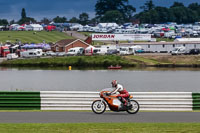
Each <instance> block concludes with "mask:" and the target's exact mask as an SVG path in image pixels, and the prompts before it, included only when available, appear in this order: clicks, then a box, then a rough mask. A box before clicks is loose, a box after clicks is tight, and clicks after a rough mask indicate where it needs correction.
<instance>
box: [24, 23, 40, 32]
mask: <svg viewBox="0 0 200 133" xmlns="http://www.w3.org/2000/svg"><path fill="white" fill-rule="evenodd" d="M26 30H33V31H41V30H43V27H42V26H41V25H39V24H30V25H26Z"/></svg>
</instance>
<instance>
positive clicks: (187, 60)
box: [0, 54, 200, 69]
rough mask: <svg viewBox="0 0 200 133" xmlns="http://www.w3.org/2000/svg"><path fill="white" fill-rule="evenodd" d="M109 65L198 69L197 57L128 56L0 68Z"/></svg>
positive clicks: (22, 61) (39, 61)
mask: <svg viewBox="0 0 200 133" xmlns="http://www.w3.org/2000/svg"><path fill="white" fill-rule="evenodd" d="M110 65H113V66H115V65H121V66H122V67H129V68H130V67H157V68H158V67H160V68H162V67H166V68H177V67H188V68H189V67H191V68H195V67H198V68H199V67H200V56H199V55H180V56H171V55H143V54H141V55H130V56H116V55H104V56H69V57H52V58H39V59H36V58H35V59H18V60H8V61H3V62H2V63H1V64H0V66H6V67H8V66H9V67H44V68H48V67H53V68H56V67H67V66H72V67H73V68H74V67H76V68H77V69H84V68H91V69H92V68H97V69H98V68H107V67H108V66H110Z"/></svg>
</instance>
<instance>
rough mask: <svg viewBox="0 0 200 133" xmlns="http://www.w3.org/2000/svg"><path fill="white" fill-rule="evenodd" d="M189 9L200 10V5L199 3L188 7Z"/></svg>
mask: <svg viewBox="0 0 200 133" xmlns="http://www.w3.org/2000/svg"><path fill="white" fill-rule="evenodd" d="M188 8H190V9H192V10H195V11H197V10H198V9H199V8H200V5H199V4H198V3H192V4H190V5H189V6H188Z"/></svg>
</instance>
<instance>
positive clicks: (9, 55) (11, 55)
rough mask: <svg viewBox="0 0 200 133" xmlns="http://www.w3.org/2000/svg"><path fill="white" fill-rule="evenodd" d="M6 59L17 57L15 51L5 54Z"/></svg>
mask: <svg viewBox="0 0 200 133" xmlns="http://www.w3.org/2000/svg"><path fill="white" fill-rule="evenodd" d="M6 57H7V60H12V59H17V58H18V55H17V54H15V53H11V54H7V56H6Z"/></svg>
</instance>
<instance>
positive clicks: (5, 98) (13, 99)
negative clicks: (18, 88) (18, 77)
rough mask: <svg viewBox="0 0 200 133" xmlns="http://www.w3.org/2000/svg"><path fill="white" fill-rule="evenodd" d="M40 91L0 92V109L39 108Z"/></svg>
mask: <svg viewBox="0 0 200 133" xmlns="http://www.w3.org/2000/svg"><path fill="white" fill-rule="evenodd" d="M40 107H41V104H40V92H0V110H40Z"/></svg>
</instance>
